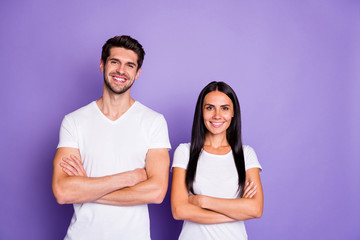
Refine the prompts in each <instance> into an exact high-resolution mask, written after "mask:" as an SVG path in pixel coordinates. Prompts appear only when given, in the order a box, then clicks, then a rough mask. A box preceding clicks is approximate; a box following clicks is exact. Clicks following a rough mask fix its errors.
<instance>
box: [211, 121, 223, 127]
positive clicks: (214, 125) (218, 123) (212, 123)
mask: <svg viewBox="0 0 360 240" xmlns="http://www.w3.org/2000/svg"><path fill="white" fill-rule="evenodd" d="M224 123H225V122H210V124H211V125H212V126H213V127H215V128H219V127H221V126H222V125H223V124H224Z"/></svg>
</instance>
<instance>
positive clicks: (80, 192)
mask: <svg viewBox="0 0 360 240" xmlns="http://www.w3.org/2000/svg"><path fill="white" fill-rule="evenodd" d="M132 181H133V180H132V179H131V177H130V174H129V173H128V172H125V173H119V174H115V175H110V176H104V177H98V178H92V177H82V176H65V177H62V178H59V179H57V180H54V181H53V191H54V195H55V197H56V199H57V201H58V203H60V204H69V203H83V202H93V201H95V200H97V199H99V198H101V197H102V196H104V195H105V194H108V193H110V192H113V191H115V190H117V189H120V188H124V187H127V186H130V185H131V184H132Z"/></svg>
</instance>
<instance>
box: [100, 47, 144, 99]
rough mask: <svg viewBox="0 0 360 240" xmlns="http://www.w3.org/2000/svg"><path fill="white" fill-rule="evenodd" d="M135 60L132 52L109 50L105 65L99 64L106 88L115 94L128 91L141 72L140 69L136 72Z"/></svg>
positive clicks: (122, 49) (116, 48)
mask: <svg viewBox="0 0 360 240" xmlns="http://www.w3.org/2000/svg"><path fill="white" fill-rule="evenodd" d="M137 59H138V57H137V55H136V53H135V52H134V51H132V50H128V49H125V48H121V47H113V48H111V49H110V55H109V57H108V58H107V59H106V63H104V62H103V61H101V62H100V71H101V72H103V73H104V82H105V86H106V88H108V89H109V90H110V91H111V92H112V93H115V94H122V93H124V92H126V91H128V90H129V89H130V87H131V86H132V84H133V83H134V81H135V80H136V79H137V78H138V77H139V75H140V72H141V69H139V70H137V67H138V64H137Z"/></svg>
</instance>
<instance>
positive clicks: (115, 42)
mask: <svg viewBox="0 0 360 240" xmlns="http://www.w3.org/2000/svg"><path fill="white" fill-rule="evenodd" d="M112 47H122V48H125V49H128V50H132V51H134V52H135V53H136V55H137V56H138V59H137V64H138V67H137V69H138V70H139V68H141V66H142V63H143V61H144V56H145V51H144V49H143V46H142V45H141V44H140V43H139V42H138V41H137V40H136V39H134V38H132V37H130V36H127V35H122V36H115V37H113V38H110V39H109V40H107V41H106V43H105V44H104V46H103V47H102V52H101V60H102V61H103V63H104V64H106V59H107V58H108V57H109V55H110V49H111V48H112Z"/></svg>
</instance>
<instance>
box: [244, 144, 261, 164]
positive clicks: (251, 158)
mask: <svg viewBox="0 0 360 240" xmlns="http://www.w3.org/2000/svg"><path fill="white" fill-rule="evenodd" d="M243 149H244V158H245V170H248V169H250V168H259V169H260V170H262V168H261V165H260V163H259V161H258V158H257V156H256V153H255V151H254V149H253V148H252V147H250V146H247V145H245V146H243Z"/></svg>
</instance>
